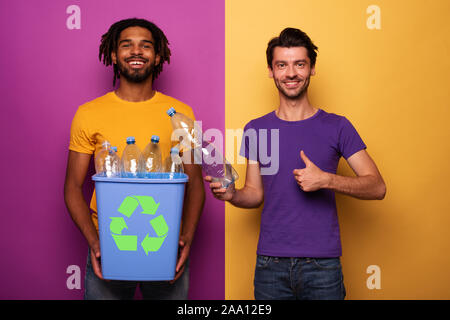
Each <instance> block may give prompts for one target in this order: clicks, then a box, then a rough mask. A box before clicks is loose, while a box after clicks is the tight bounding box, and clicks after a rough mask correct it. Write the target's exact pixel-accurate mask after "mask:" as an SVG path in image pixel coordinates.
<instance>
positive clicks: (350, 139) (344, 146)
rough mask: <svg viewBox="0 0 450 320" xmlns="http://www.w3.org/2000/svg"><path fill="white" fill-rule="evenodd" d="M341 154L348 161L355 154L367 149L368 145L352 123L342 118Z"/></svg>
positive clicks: (340, 133)
mask: <svg viewBox="0 0 450 320" xmlns="http://www.w3.org/2000/svg"><path fill="white" fill-rule="evenodd" d="M338 144H339V152H340V153H341V155H342V156H343V157H344V158H345V160H347V159H348V158H349V157H350V156H352V155H353V154H354V153H356V152H358V151H360V150H363V149H366V148H367V147H366V145H365V143H364V142H363V140H362V139H361V137H360V136H359V134H358V132H357V131H356V129H355V127H354V126H353V125H352V124H351V122H350V121H349V120H348V119H347V118H345V117H342V119H341V122H340V127H339V142H338Z"/></svg>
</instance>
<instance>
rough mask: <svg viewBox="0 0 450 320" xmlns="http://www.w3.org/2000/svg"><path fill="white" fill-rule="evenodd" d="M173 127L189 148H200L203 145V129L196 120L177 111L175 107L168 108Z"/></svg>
mask: <svg viewBox="0 0 450 320" xmlns="http://www.w3.org/2000/svg"><path fill="white" fill-rule="evenodd" d="M167 114H168V115H169V116H170V121H171V122H172V127H173V130H174V131H178V132H176V135H177V136H178V137H180V143H181V144H182V145H183V146H184V147H186V148H187V149H195V148H200V147H201V146H202V131H201V129H200V128H199V127H198V126H197V125H196V124H195V122H194V120H192V119H191V118H189V117H187V116H186V115H184V114H182V113H179V112H176V110H175V109H174V108H170V109H169V110H167ZM185 139H186V140H185Z"/></svg>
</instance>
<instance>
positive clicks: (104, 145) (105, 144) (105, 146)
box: [102, 140, 111, 148]
mask: <svg viewBox="0 0 450 320" xmlns="http://www.w3.org/2000/svg"><path fill="white" fill-rule="evenodd" d="M110 146H111V144H110V143H109V141H108V140H105V141H103V143H102V147H103V148H108V147H110Z"/></svg>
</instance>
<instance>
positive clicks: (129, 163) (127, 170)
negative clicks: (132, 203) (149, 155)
mask: <svg viewBox="0 0 450 320" xmlns="http://www.w3.org/2000/svg"><path fill="white" fill-rule="evenodd" d="M140 157H141V151H140V150H139V147H138V146H137V145H136V140H135V139H134V137H127V146H126V147H125V149H124V150H123V153H122V160H121V165H122V176H123V177H125V178H137V177H138V174H139V168H138V166H139V158H140Z"/></svg>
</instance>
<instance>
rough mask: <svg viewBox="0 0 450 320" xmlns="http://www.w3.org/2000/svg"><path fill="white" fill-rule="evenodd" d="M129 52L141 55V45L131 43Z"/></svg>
mask: <svg viewBox="0 0 450 320" xmlns="http://www.w3.org/2000/svg"><path fill="white" fill-rule="evenodd" d="M130 53H131V55H136V56H138V55H142V48H141V46H140V45H136V44H133V45H132V46H131V51H130Z"/></svg>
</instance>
